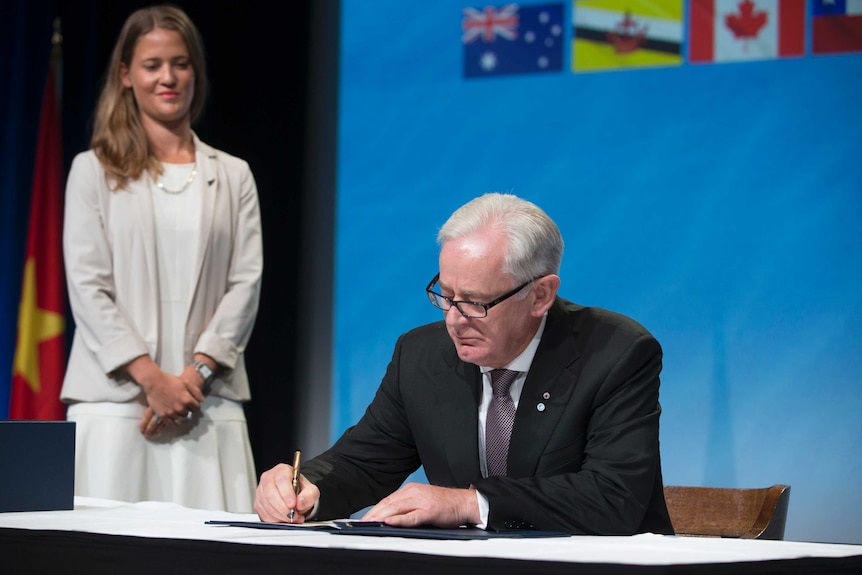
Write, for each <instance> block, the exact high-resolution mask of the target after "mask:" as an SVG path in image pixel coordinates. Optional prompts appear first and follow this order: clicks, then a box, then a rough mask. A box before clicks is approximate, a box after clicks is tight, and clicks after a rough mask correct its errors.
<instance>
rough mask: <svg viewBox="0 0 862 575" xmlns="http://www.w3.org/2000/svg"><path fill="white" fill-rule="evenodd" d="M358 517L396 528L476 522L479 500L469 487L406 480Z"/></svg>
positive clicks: (455, 525)
mask: <svg viewBox="0 0 862 575" xmlns="http://www.w3.org/2000/svg"><path fill="white" fill-rule="evenodd" d="M362 520H363V521H383V522H384V523H386V524H387V525H393V526H396V527H417V526H419V525H433V526H435V527H459V526H461V525H476V524H478V523H479V522H480V520H479V503H478V500H477V499H476V491H475V490H473V489H455V488H451V487H437V486H435V485H425V484H423V483H408V484H407V485H405V486H404V487H403V488H401V489H399V490H398V491H396V492H395V493H393V494H392V495H390V496H388V497H386V498H384V499H381V500H380V503H378V504H377V505H375V506H374V507H372V508H371V510H370V511H369V512H368V513H366V514H365V516H364V517H363V518H362Z"/></svg>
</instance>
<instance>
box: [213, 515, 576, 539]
mask: <svg viewBox="0 0 862 575" xmlns="http://www.w3.org/2000/svg"><path fill="white" fill-rule="evenodd" d="M206 524H207V525H228V526H231V527H249V528H252V529H283V530H303V529H305V530H309V529H310V530H313V531H324V532H326V533H331V534H333V535H369V536H376V537H408V538H411V539H446V540H473V539H497V538H526V537H530V538H533V537H569V534H568V533H560V532H557V531H533V530H519V531H486V530H484V529H477V528H475V527H456V528H453V529H441V528H437V527H418V528H417V527H393V526H391V525H386V524H385V523H380V522H377V521H348V520H345V521H310V522H308V523H301V524H294V523H264V522H258V521H207V522H206Z"/></svg>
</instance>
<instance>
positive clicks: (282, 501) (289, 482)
mask: <svg viewBox="0 0 862 575" xmlns="http://www.w3.org/2000/svg"><path fill="white" fill-rule="evenodd" d="M293 479H294V467H293V466H292V465H287V464H284V463H282V464H280V465H277V466H275V467H273V468H272V469H270V470H269V471H265V472H264V473H263V474H262V475H261V476H260V483H259V484H258V486H257V492H256V494H255V498H254V510H255V512H256V513H257V515H258V517H260V520H261V521H267V522H270V523H304V522H305V520H306V518H307V516H308V515H309V514H310V513H311V511H312V510H313V509H314V504H315V503H317V500H318V499H319V498H320V491H319V490H318V489H317V486H315V485H314V484H313V483H311V482H310V481H308V480H307V479H306V478H305V476H303V475H302V474H299V475H298V477H297V479H298V491H297V490H296V489H295V488H294V483H293ZM291 511H293V520H291V519H290V513H291Z"/></svg>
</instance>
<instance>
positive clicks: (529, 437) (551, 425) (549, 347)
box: [508, 299, 580, 477]
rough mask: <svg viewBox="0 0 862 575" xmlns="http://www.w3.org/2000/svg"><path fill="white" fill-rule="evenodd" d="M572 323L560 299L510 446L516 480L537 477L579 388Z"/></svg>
mask: <svg viewBox="0 0 862 575" xmlns="http://www.w3.org/2000/svg"><path fill="white" fill-rule="evenodd" d="M575 336H576V334H573V332H572V327H571V320H570V318H569V315H568V314H567V312H566V310H565V309H564V308H563V304H562V303H561V302H560V300H559V299H558V300H557V302H556V303H555V304H554V306H553V307H552V308H551V310H550V311H549V313H548V320H547V322H546V324H545V332H544V333H543V334H542V340H541V342H540V343H539V348H538V349H537V350H536V355H535V357H534V358H533V363H532V365H531V366H530V372H529V374H528V375H527V381H526V382H525V383H524V389H523V391H522V392H521V398H520V400H519V401H518V411H517V413H516V414H515V423H514V426H513V428H512V439H511V442H510V444H509V460H508V465H509V472H508V474H509V475H510V476H512V477H528V476H531V475H533V473H534V472H535V469H536V466H537V465H538V461H539V458H540V457H541V455H542V453H543V452H544V447H545V445H546V444H547V442H548V439H549V438H550V436H551V433H553V430H554V429H555V428H556V426H557V423H558V422H559V420H560V417H561V416H562V414H563V410H564V409H565V407H566V405H567V403H568V401H569V398H570V396H571V394H572V391H573V390H574V388H575V385H576V384H577V380H576V379H575V376H574V375H572V373H571V372H570V370H569V368H570V366H571V365H572V364H574V363H575V362H576V361H577V360H578V357H579V356H580V349H579V347H578V345H577V340H576V337H575Z"/></svg>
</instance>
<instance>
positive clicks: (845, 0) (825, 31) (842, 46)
mask: <svg viewBox="0 0 862 575" xmlns="http://www.w3.org/2000/svg"><path fill="white" fill-rule="evenodd" d="M811 12H812V22H811V36H812V38H811V51H812V52H813V53H814V54H840V53H842V52H862V0H814V3H813V5H812V7H811Z"/></svg>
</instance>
